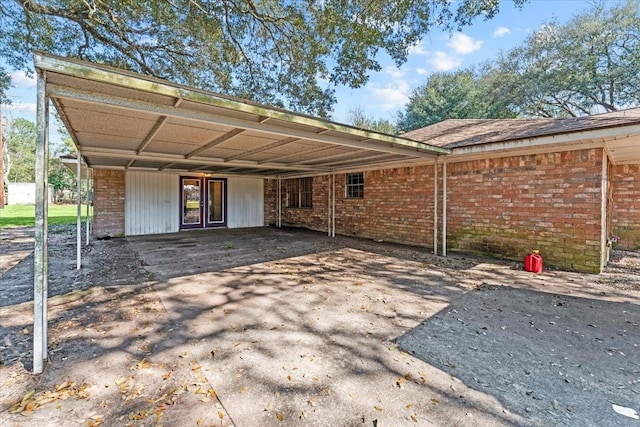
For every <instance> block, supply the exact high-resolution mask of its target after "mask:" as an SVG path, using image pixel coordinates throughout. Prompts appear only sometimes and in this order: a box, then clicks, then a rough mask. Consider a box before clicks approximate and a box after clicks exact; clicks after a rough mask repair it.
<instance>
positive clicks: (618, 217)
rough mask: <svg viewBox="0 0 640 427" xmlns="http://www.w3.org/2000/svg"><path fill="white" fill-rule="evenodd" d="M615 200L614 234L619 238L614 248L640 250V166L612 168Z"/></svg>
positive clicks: (613, 212)
mask: <svg viewBox="0 0 640 427" xmlns="http://www.w3.org/2000/svg"><path fill="white" fill-rule="evenodd" d="M609 176H610V177H611V186H612V188H611V196H612V199H613V207H612V215H611V217H612V218H611V223H612V234H613V235H614V236H616V237H618V239H619V240H618V242H617V243H616V244H615V246H614V247H617V248H620V249H628V250H638V249H640V164H637V165H618V166H611V173H610V175H609Z"/></svg>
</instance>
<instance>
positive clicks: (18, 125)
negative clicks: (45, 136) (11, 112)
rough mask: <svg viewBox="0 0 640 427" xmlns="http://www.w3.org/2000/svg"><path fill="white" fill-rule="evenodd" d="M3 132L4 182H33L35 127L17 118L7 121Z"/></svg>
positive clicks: (27, 121)
mask: <svg viewBox="0 0 640 427" xmlns="http://www.w3.org/2000/svg"><path fill="white" fill-rule="evenodd" d="M3 131H4V134H3V136H2V141H3V148H4V151H3V153H2V154H3V160H4V162H3V163H4V181H5V182H7V183H8V182H34V181H35V176H36V173H35V162H36V158H35V152H36V125H35V124H34V123H33V122H31V121H29V120H27V119H23V118H18V119H14V120H11V121H9V122H8V125H7V126H6V127H5V128H4V129H3Z"/></svg>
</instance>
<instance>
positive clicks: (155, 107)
mask: <svg viewBox="0 0 640 427" xmlns="http://www.w3.org/2000/svg"><path fill="white" fill-rule="evenodd" d="M47 91H48V94H49V96H51V97H53V98H58V99H70V100H78V101H84V102H92V103H101V104H106V105H110V106H113V107H118V108H122V109H126V110H133V111H145V112H148V113H155V114H158V115H160V116H170V117H177V118H182V119H188V120H194V121H200V122H205V123H216V124H220V125H225V126H230V127H235V128H243V129H251V130H255V131H258V132H264V133H269V134H272V135H279V136H287V137H294V138H299V139H306V140H308V141H316V142H321V143H326V144H333V145H338V146H344V147H352V148H357V149H363V150H371V151H379V152H382V153H391V154H401V155H405V156H412V157H434V156H435V155H436V153H435V152H433V151H428V150H430V149H428V148H424V147H420V148H414V147H408V146H406V145H399V144H394V143H384V142H383V143H382V144H372V143H362V142H360V141H347V140H344V139H342V138H339V137H336V136H331V135H327V134H317V133H316V132H309V131H302V130H297V129H289V128H284V127H280V126H277V125H273V124H270V121H267V122H265V123H262V124H261V123H258V122H252V121H248V120H242V119H234V118H231V117H223V116H218V115H215V114H211V113H205V112H199V111H188V110H184V109H180V108H175V107H172V106H167V105H162V104H156V103H152V102H146V101H136V100H132V99H126V98H121V97H116V96H111V95H103V94H96V93H92V92H88V91H84V90H78V89H73V88H69V87H65V86H60V85H56V84H51V83H49V84H48V86H47ZM416 144H418V143H416ZM442 150H443V153H448V152H449V151H448V150H446V149H442ZM441 154H442V153H441Z"/></svg>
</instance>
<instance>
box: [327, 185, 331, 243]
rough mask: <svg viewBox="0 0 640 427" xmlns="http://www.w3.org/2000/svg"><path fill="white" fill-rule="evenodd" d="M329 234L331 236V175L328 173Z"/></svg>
mask: <svg viewBox="0 0 640 427" xmlns="http://www.w3.org/2000/svg"><path fill="white" fill-rule="evenodd" d="M327 236H329V237H331V175H329V174H328V175H327Z"/></svg>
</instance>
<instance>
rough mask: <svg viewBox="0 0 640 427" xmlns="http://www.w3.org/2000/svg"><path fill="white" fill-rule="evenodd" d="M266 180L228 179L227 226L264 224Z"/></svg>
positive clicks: (258, 225) (260, 225) (259, 225)
mask: <svg viewBox="0 0 640 427" xmlns="http://www.w3.org/2000/svg"><path fill="white" fill-rule="evenodd" d="M263 182H264V180H263V179H256V178H239V177H229V178H228V179H227V227H229V228H238V227H262V226H264V224H265V222H264V185H263Z"/></svg>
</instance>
